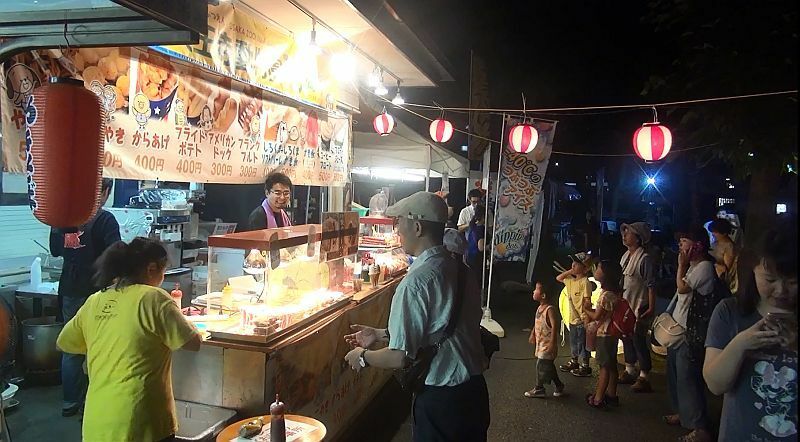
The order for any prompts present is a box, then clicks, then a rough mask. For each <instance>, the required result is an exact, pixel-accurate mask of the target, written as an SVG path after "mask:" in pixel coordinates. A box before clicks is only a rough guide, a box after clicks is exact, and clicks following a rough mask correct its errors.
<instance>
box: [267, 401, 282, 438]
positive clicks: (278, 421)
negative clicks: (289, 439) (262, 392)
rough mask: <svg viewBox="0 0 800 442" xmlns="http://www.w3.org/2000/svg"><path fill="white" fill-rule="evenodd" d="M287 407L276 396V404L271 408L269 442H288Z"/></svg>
mask: <svg viewBox="0 0 800 442" xmlns="http://www.w3.org/2000/svg"><path fill="white" fill-rule="evenodd" d="M284 414H286V406H284V405H283V402H281V401H280V399H278V395H277V394H276V395H275V402H273V403H272V404H270V406H269V415H270V416H269V440H270V442H286V419H285V418H284Z"/></svg>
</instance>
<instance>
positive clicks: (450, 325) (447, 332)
mask: <svg viewBox="0 0 800 442" xmlns="http://www.w3.org/2000/svg"><path fill="white" fill-rule="evenodd" d="M456 263H457V265H458V283H457V285H456V292H455V294H454V296H455V298H454V299H453V311H451V312H450V320H449V321H448V322H447V327H445V329H444V334H443V335H442V337H441V338H439V340H438V341H437V342H436V344H435V345H436V347H437V348H439V347H441V345H442V343H443V342H444V341H446V340H447V338H449V337H450V336H452V335H453V332H454V331H455V329H456V325H458V319H459V317H460V316H461V305H462V303H463V301H464V289H465V286H466V281H465V280H464V276H465V275H464V265H463V264H462V263H460V262H456Z"/></svg>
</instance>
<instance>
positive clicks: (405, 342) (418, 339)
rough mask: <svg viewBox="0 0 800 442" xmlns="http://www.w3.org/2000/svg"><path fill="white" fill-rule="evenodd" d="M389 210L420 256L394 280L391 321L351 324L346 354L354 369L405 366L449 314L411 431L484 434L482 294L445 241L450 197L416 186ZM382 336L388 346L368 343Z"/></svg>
mask: <svg viewBox="0 0 800 442" xmlns="http://www.w3.org/2000/svg"><path fill="white" fill-rule="evenodd" d="M386 215H387V216H391V217H397V219H398V220H397V228H398V233H399V235H400V241H401V242H402V244H403V248H404V249H405V251H406V252H408V253H409V254H411V255H413V256H416V257H417V259H416V260H415V261H414V263H413V264H412V265H411V267H410V268H409V270H408V274H407V275H406V277H405V278H403V280H402V281H401V282H400V284H399V285H398V286H397V290H396V292H395V295H394V298H393V299H392V306H391V310H390V312H389V326H388V328H386V329H375V328H372V327H367V326H363V325H352V326H351V328H352V329H353V330H356V333H353V334H351V335H347V336H345V340H346V341H347V342H348V343H349V344H350V345H352V346H354V347H355V348H354V349H353V350H352V351H350V352H349V353H348V354H347V356H345V360H347V362H348V364H349V365H350V367H351V368H352V369H353V370H356V371H360V370H361V369H363V368H365V367H370V366H373V367H378V368H384V369H398V368H402V367H404V366H406V365H407V364H408V363H409V362H410V361H411V360H413V359H414V358H415V357H416V356H417V353H418V351H419V350H420V349H422V348H424V347H426V346H429V345H433V344H435V343H436V342H437V341H438V340H439V339H440V338H441V337H442V336H443V334H444V331H445V329H446V328H447V324H448V322H449V321H450V319H451V317H454V319H457V320H456V322H455V324H456V325H455V328H454V331H453V334H452V335H451V336H450V337H448V338H446V339H445V340H444V342H442V344H441V347H440V348H439V351H438V353H437V354H436V356H435V357H434V359H433V362H432V363H431V365H430V369H429V371H428V374H427V377H426V379H425V386H424V387H423V388H422V389H421V390H420V391H419V392H417V393H415V395H414V405H413V413H414V414H413V416H414V424H413V425H414V426H413V435H414V436H413V439H414V440H415V441H456V440H458V441H485V440H486V431H487V429H488V428H489V393H488V390H487V387H486V380H485V379H484V377H483V374H482V373H483V370H484V367H485V366H486V362H487V361H486V356H485V354H484V352H483V347H482V345H481V338H480V327H479V326H480V320H481V294H480V288H479V286H478V284H477V282H476V280H475V275H473V274H471V273H470V272H464V270H463V269H464V267H463V265H462V264H461V263H460V262H458V261H457V260H456V259H454V258H453V257H452V256H451V254H450V253H449V252H448V250H447V249H446V248H445V246H444V245H443V236H444V225H445V223H446V221H447V205H446V204H445V203H444V201H443V200H442V199H441V198H439V197H438V196H436V195H435V194H433V193H428V192H417V193H415V194H413V195H411V196H410V197H408V198H405V199H402V200H400V201H398V202H397V204H395V205H393V206H391V207H389V208H388V209H387V211H386ZM459 277H460V278H464V279H465V280H466V281H467V282H466V284H465V285H464V287H463V293H458V279H459ZM459 296H460V297H461V299H460V300H458V299H457V297H459ZM457 304H460V309H459V310H458V311H457V312H454V310H453V309H454V308H455V307H456V305H457ZM379 341H381V342H383V343H388V346H386V347H384V348H381V349H379V350H372V349H371V348H372V346H373V345H374V344H376V343H378V342H379ZM443 404H446V406H443Z"/></svg>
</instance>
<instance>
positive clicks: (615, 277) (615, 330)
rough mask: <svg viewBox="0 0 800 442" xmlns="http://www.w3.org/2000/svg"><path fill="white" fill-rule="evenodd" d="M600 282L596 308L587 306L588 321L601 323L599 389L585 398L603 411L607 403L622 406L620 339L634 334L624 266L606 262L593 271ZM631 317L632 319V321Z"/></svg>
mask: <svg viewBox="0 0 800 442" xmlns="http://www.w3.org/2000/svg"><path fill="white" fill-rule="evenodd" d="M594 277H595V279H597V280H598V282H600V287H601V289H602V294H601V295H600V299H599V300H598V302H597V308H595V309H593V308H591V303H590V302H588V303H587V304H585V305H584V310H585V311H586V315H587V317H588V318H589V320H592V321H598V323H599V324H598V327H597V338H596V340H595V352H596V353H595V357H596V359H597V365H598V366H599V367H600V375H599V376H598V378H597V387H596V389H595V391H594V393H589V394H588V395H586V403H587V404H589V406H591V407H593V408H603V407H605V406H606V405H608V404H611V405H619V397H617V376H618V369H617V345H618V343H619V338H621V337H623V336H627V335H628V334H630V333H632V332H633V327H632V325H633V324H635V321H636V318H635V317H632V316H633V311H632V310H631V308H630V306H629V305H628V303H627V302H626V301H625V300H624V299H623V298H622V286H621V284H620V282H621V281H622V267H621V266H620V264H619V263H618V262H615V261H609V260H604V261H601V262H600V264H598V266H597V268H596V269H595V272H594ZM631 317H632V320H631Z"/></svg>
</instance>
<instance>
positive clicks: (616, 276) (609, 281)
mask: <svg viewBox="0 0 800 442" xmlns="http://www.w3.org/2000/svg"><path fill="white" fill-rule="evenodd" d="M598 266H599V267H600V268H601V269H602V271H603V280H602V281H600V287H602V289H603V290H608V291H610V292H614V293H622V291H623V290H622V286H623V283H622V280H623V275H622V266H621V265H620V264H619V262H617V261H613V260H609V259H604V260H602V261H600V263H599V264H598Z"/></svg>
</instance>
